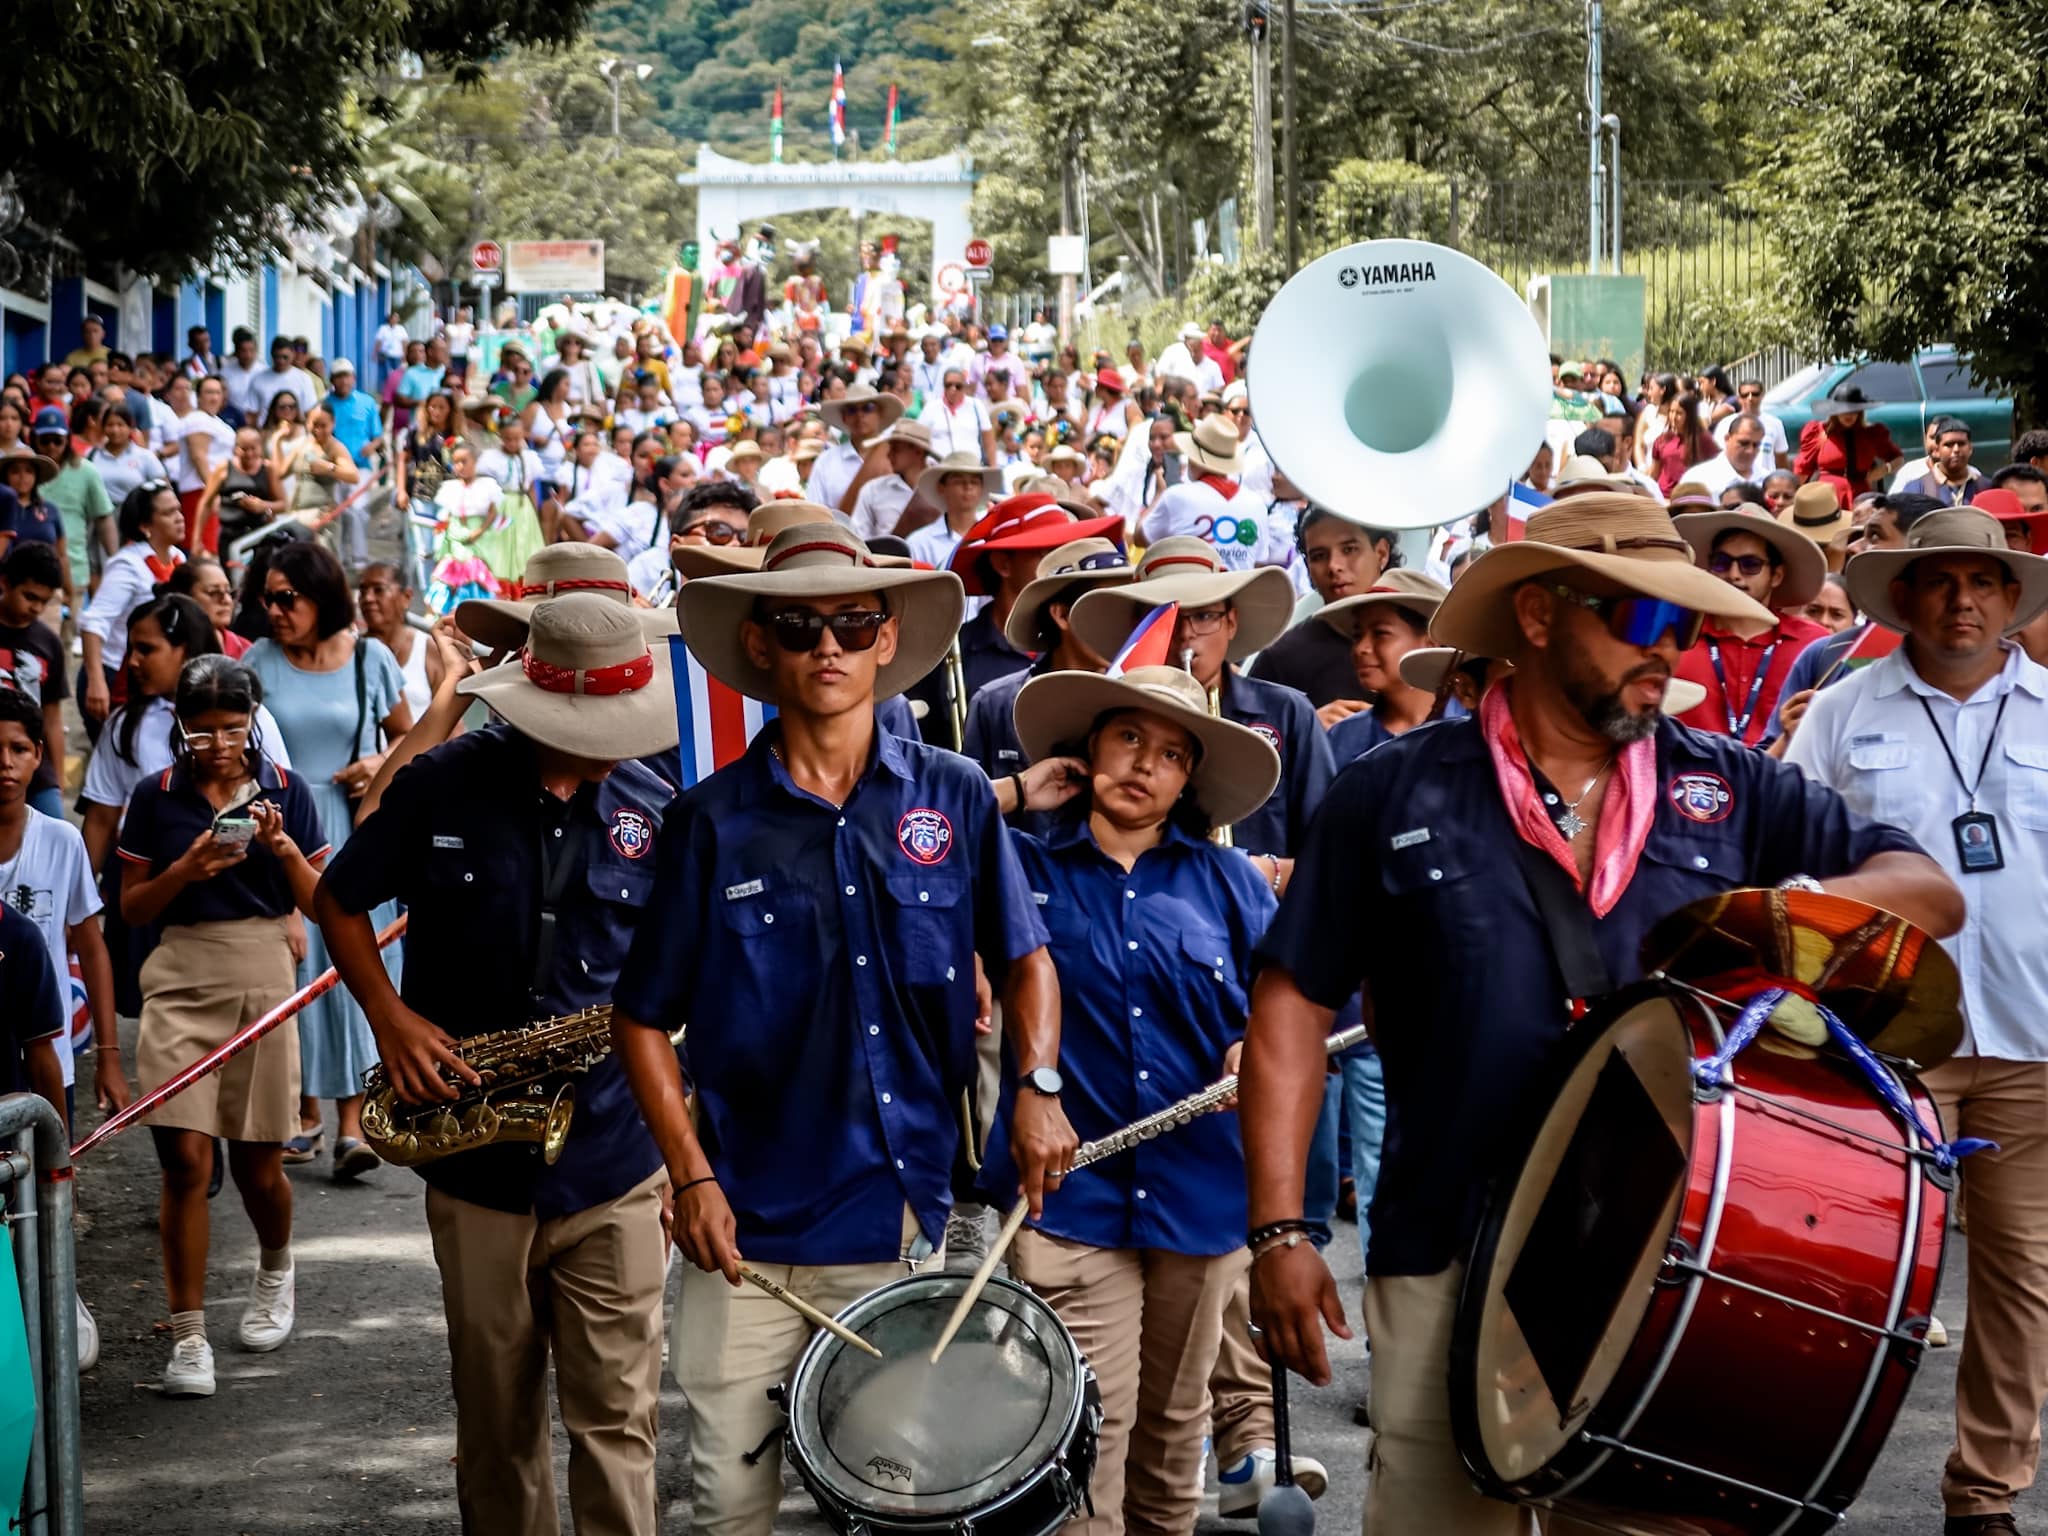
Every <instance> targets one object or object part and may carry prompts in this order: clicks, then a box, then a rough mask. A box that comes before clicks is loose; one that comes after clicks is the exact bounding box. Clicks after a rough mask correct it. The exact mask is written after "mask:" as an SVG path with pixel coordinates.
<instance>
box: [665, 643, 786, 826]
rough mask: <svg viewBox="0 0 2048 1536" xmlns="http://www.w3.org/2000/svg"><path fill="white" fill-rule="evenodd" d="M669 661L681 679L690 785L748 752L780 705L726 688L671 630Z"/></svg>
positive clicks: (679, 708)
mask: <svg viewBox="0 0 2048 1536" xmlns="http://www.w3.org/2000/svg"><path fill="white" fill-rule="evenodd" d="M668 650H669V660H670V661H671V662H672V663H673V664H674V668H675V678H676V724H677V726H678V727H679V728H680V729H681V731H682V746H681V752H680V757H681V759H682V779H683V782H682V783H681V784H680V785H678V786H677V788H679V789H688V788H690V787H691V786H692V785H694V784H696V783H698V782H699V781H700V780H703V779H708V778H710V777H711V775H712V774H714V773H716V772H717V771H718V770H719V769H721V768H723V767H724V766H725V765H726V764H727V763H730V762H734V761H736V760H737V759H738V758H740V757H742V756H743V755H745V753H746V750H747V744H748V743H749V742H751V741H752V740H753V739H754V738H755V737H756V736H757V735H759V734H760V731H761V727H762V726H764V725H766V724H767V723H768V722H769V721H770V720H773V719H774V718H775V706H774V705H773V704H763V703H762V702H761V701H760V700H758V699H750V698H748V697H747V696H746V695H745V694H743V693H738V692H735V691H734V690H733V689H731V688H728V687H726V685H725V684H724V683H721V682H720V681H719V680H718V679H717V678H715V677H713V676H712V675H711V674H710V673H709V672H706V671H705V670H704V667H703V664H702V663H701V662H699V661H698V660H697V658H696V657H695V656H692V655H691V654H690V648H689V647H688V646H687V645H685V644H683V637H682V636H681V635H671V636H670V637H669V642H668Z"/></svg>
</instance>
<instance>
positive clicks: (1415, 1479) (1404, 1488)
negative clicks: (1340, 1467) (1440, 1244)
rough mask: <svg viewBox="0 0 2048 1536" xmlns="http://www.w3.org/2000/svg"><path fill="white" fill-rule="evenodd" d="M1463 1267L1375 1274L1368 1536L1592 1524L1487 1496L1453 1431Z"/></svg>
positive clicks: (1568, 1535) (1573, 1530)
mask: <svg viewBox="0 0 2048 1536" xmlns="http://www.w3.org/2000/svg"><path fill="white" fill-rule="evenodd" d="M1463 1278H1464V1269H1463V1267H1462V1266H1460V1265H1455V1264H1454V1265H1452V1266H1451V1267H1450V1268H1449V1269H1446V1270H1444V1271H1442V1272H1441V1273H1438V1274H1434V1275H1375V1276H1374V1277H1373V1280H1372V1284H1370V1285H1368V1286H1367V1287H1366V1288H1365V1332H1366V1337H1368V1338H1369V1339H1371V1340H1372V1428H1373V1433H1372V1437H1371V1440H1370V1442H1369V1448H1368V1450H1367V1452H1366V1459H1365V1464H1366V1474H1367V1475H1366V1493H1365V1530H1366V1536H1419V1533H1422V1532H1428V1533H1429V1536H1535V1533H1536V1532H1537V1531H1538V1530H1539V1529H1541V1530H1543V1531H1545V1532H1547V1533H1548V1536H1579V1533H1582V1532H1590V1531H1591V1530H1593V1529H1594V1528H1593V1527H1589V1526H1585V1525H1581V1524H1580V1523H1579V1522H1578V1521H1576V1520H1570V1519H1566V1518H1564V1517H1562V1516H1559V1515H1551V1516H1548V1517H1546V1518H1545V1519H1544V1520H1543V1522H1542V1524H1541V1526H1540V1527H1539V1525H1538V1523H1537V1516H1536V1513H1535V1512H1534V1511H1533V1510H1528V1509H1523V1508H1521V1507H1520V1506H1518V1505H1514V1504H1503V1503H1501V1502H1499V1501H1498V1500H1495V1499H1489V1498H1485V1497H1483V1496H1482V1495H1481V1494H1480V1493H1479V1491H1478V1490H1477V1489H1476V1488H1474V1487H1473V1486H1472V1477H1471V1474H1470V1473H1468V1472H1467V1471H1466V1470H1465V1464H1464V1462H1463V1461H1461V1460H1460V1459H1459V1457H1458V1447H1457V1443H1456V1442H1455V1441H1454V1440H1453V1439H1452V1437H1451V1390H1450V1370H1449V1365H1450V1353H1451V1322H1452V1319H1453V1317H1454V1315H1455V1314H1456V1312H1457V1310H1458V1287H1459V1284H1460V1283H1461V1281H1462V1280H1463Z"/></svg>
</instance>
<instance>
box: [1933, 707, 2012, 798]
mask: <svg viewBox="0 0 2048 1536" xmlns="http://www.w3.org/2000/svg"><path fill="white" fill-rule="evenodd" d="M1913 697H1914V698H1916V699H1919V700H1920V708H1921V710H1922V712H1923V713H1925V714H1926V716H1927V723H1928V724H1929V725H1930V726H1932V727H1934V739H1935V740H1936V741H1938V742H1940V743H1941V752H1942V756H1944V757H1946V758H1947V759H1948V767H1949V772H1951V773H1953V774H1954V775H1955V776H1956V783H1957V784H1958V785H1960V786H1961V787H1962V791H1963V793H1964V794H1966V795H1968V796H1969V797H1970V809H1971V810H1973V811H1974V810H1976V809H1977V791H1978V790H1980V789H1982V788H1983V787H1984V770H1985V769H1986V768H1989V767H1990V766H1991V749H1992V748H1993V747H1995V746H1997V745H1998V728H1999V726H2001V725H2003V724H2004V723H2005V706H2006V705H2008V704H2010V703H2011V702H2012V690H2011V689H2010V688H2008V689H2007V690H2006V692H2005V697H2004V698H2002V699H2000V700H1999V701H1998V713H1997V714H1995V715H1993V716H1992V717H1991V734H1990V735H1989V736H1987V737H1985V738H1984V755H1983V756H1982V757H1980V758H1978V759H1977V782H1976V783H1974V784H1971V783H1969V782H1967V781H1966V780H1965V779H1964V778H1963V765H1962V764H1961V763H1959V762H1957V761H1956V754H1955V749H1954V748H1952V747H1950V746H1949V744H1948V737H1947V736H1945V735H1943V734H1942V729H1941V722H1940V721H1938V720H1936V719H1935V718H1934V710H1933V709H1932V708H1931V707H1929V705H1928V703H1927V700H1926V698H1925V697H1923V696H1922V695H1920V694H1917V693H1916V694H1914V695H1913ZM1956 713H1957V714H1958V715H1960V714H1961V713H1962V711H1961V710H1958V711H1957V712H1956Z"/></svg>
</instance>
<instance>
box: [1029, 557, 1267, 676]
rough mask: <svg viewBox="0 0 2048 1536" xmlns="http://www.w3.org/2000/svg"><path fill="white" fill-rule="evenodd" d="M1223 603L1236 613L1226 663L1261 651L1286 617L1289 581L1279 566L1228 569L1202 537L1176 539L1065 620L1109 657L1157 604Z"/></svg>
mask: <svg viewBox="0 0 2048 1536" xmlns="http://www.w3.org/2000/svg"><path fill="white" fill-rule="evenodd" d="M1226 599H1228V600H1229V601H1230V602H1231V603H1232V604H1233V605H1234V606H1235V607H1236V609H1237V638H1236V639H1234V640H1233V641H1231V642H1230V651H1229V653H1228V654H1229V659H1230V660H1232V661H1242V660H1244V658H1245V657H1247V656H1250V655H1251V654H1253V653H1254V652H1255V651H1262V650H1264V649H1265V648H1266V647H1267V646H1269V645H1271V644H1272V643H1273V642H1274V641H1275V640H1278V639H1279V638H1280V637H1281V636H1282V635H1283V634H1285V633H1286V632H1287V626H1288V625H1289V624H1290V623H1292V622H1293V619H1294V602H1295V598H1294V583H1293V582H1291V581H1289V580H1288V579H1287V573H1286V572H1284V571H1282V570H1281V569H1280V567H1279V566H1277V565H1255V566H1253V567H1252V568H1251V569H1250V570H1248V571H1233V570H1228V569H1226V568H1225V567H1224V564H1223V560H1222V557H1221V556H1219V555H1218V554H1217V553H1216V546H1215V545H1213V544H1211V543H1210V542H1209V541H1208V540H1207V539H1197V538H1194V537H1192V536H1188V535H1176V536H1174V537H1173V538H1168V539H1161V540H1160V541H1159V542H1158V543H1157V544H1154V545H1153V546H1152V547H1151V548H1150V549H1148V550H1146V551H1145V558H1144V559H1143V560H1141V561H1140V562H1139V563H1138V579H1137V580H1136V581H1134V582H1133V583H1131V585H1129V586H1118V587H1106V588H1104V589H1103V590H1102V591H1100V592H1090V593H1089V594H1087V596H1085V597H1083V598H1082V599H1081V600H1080V601H1079V602H1078V603H1076V604H1074V610H1073V612H1072V613H1071V614H1069V615H1068V622H1069V623H1071V624H1072V625H1073V626H1074V633H1075V634H1077V635H1079V636H1080V637H1081V639H1082V640H1083V641H1085V642H1086V643H1087V645H1088V648H1089V649H1090V650H1092V651H1094V652H1095V653H1096V654H1097V655H1099V656H1114V655H1115V654H1116V653H1117V651H1118V650H1119V649H1121V648H1122V646H1123V643H1124V641H1126V640H1128V639H1129V638H1130V634H1131V631H1132V630H1133V629H1135V628H1137V626H1138V621H1139V620H1140V619H1142V618H1144V617H1145V615H1146V614H1148V613H1150V612H1151V611H1152V610H1153V609H1154V608H1157V607H1158V606H1159V605H1160V604H1161V603H1179V604H1180V605H1181V606H1182V607H1183V608H1200V607H1203V606H1204V605H1206V604H1209V603H1220V602H1223V601H1225V600H1226Z"/></svg>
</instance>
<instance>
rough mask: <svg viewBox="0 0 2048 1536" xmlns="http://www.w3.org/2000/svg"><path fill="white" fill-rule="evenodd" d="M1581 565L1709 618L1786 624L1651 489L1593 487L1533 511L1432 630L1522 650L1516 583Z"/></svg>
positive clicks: (1497, 651)
mask: <svg viewBox="0 0 2048 1536" xmlns="http://www.w3.org/2000/svg"><path fill="white" fill-rule="evenodd" d="M1757 521H1758V522H1760V523H1761V522H1763V521H1764V519H1762V518H1758V519H1757ZM1575 571H1587V572H1590V573H1591V574H1593V575H1595V576H1601V577H1605V578H1606V579H1607V580H1609V581H1612V582H1614V583H1615V584H1616V585H1617V586H1620V587H1622V588H1623V589H1624V590H1626V591H1629V592H1635V593H1640V594H1641V595H1642V596H1644V597H1656V598H1662V599H1663V600H1664V601H1666V602H1670V603H1676V604H1677V605H1678V606H1679V607H1681V608H1689V609H1692V610H1693V611H1695V612H1697V613H1703V614H1705V615H1707V617H1709V618H1714V619H1723V620H1735V621H1741V622H1745V623H1761V624H1774V623H1776V622H1777V615H1776V614H1774V613H1772V612H1771V610H1770V609H1768V608H1766V607H1764V605H1763V604H1761V603H1759V602H1756V601H1754V600H1752V599H1751V598H1750V597H1748V596H1747V595H1746V594H1745V593H1743V592H1741V591H1739V590H1737V589H1736V588H1735V587H1733V586H1730V585H1729V584H1728V583H1727V582H1725V581H1723V580H1722V579H1721V578H1720V577H1718V576H1715V575H1713V574H1712V573H1711V572H1708V571H1705V570H1702V569H1701V568H1700V566H1699V564H1698V563H1697V560H1696V557H1695V556H1694V554H1693V547H1692V545H1691V544H1689V543H1687V542H1686V540H1685V539H1684V537H1683V536H1682V535H1680V533H1679V531H1678V530H1677V528H1675V527H1673V526H1672V522H1671V518H1670V515H1669V514H1668V513H1666V512H1665V510H1664V509H1663V508H1662V507H1660V506H1658V505H1657V504H1656V503H1655V502H1654V501H1651V500H1650V499H1649V498H1648V497H1647V496H1630V495H1627V494H1625V493H1622V492H1600V491H1588V492H1586V493H1585V494H1584V495H1582V496H1573V497H1571V498H1570V499H1568V500H1565V501H1554V502H1552V503H1551V504H1550V505H1549V506H1547V507H1544V508H1542V509H1541V510H1540V511H1536V512H1532V513H1530V514H1529V521H1528V523H1527V524H1526V525H1525V526H1524V531H1523V537H1521V538H1520V539H1517V540H1516V541H1515V542H1513V543H1512V544H1496V545H1495V546H1494V547H1493V548H1492V549H1489V550H1488V551H1487V552H1486V553H1485V554H1483V555H1481V556H1480V557H1479V558H1478V559H1477V560H1474V561H1473V562H1472V563H1471V564H1470V565H1468V566H1467V567H1465V571H1464V574H1463V575H1461V576H1459V578H1458V579H1457V581H1456V582H1454V583H1453V584H1452V586H1451V591H1450V595H1449V596H1447V597H1446V598H1445V599H1444V601H1443V606H1442V607H1440V608H1438V609H1437V611H1436V622H1435V623H1434V624H1432V625H1431V626H1430V632H1431V633H1432V634H1434V635H1435V636H1436V638H1437V639H1439V640H1442V641H1444V642H1446V643H1447V644H1450V645H1454V646H1456V647H1457V648H1458V649H1459V650H1461V651H1464V652H1466V653H1467V654H1469V655H1474V656H1513V655H1514V654H1515V653H1516V652H1517V651H1519V650H1520V649H1521V644H1522V626H1521V624H1520V623H1519V622H1518V621H1517V619H1516V618H1515V604H1514V589H1515V588H1516V587H1518V586H1520V585H1521V584H1522V583H1523V582H1525V581H1528V580H1530V579H1531V578H1533V577H1537V576H1546V575H1555V576H1559V577H1563V576H1567V575H1570V574H1572V573H1573V572H1575Z"/></svg>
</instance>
